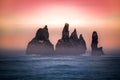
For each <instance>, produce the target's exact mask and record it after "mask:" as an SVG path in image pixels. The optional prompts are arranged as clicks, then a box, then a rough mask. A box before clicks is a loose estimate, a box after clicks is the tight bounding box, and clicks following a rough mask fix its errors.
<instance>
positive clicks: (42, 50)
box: [26, 25, 54, 55]
mask: <svg viewBox="0 0 120 80" xmlns="http://www.w3.org/2000/svg"><path fill="white" fill-rule="evenodd" d="M53 52H54V47H53V44H52V43H51V42H50V40H49V32H48V28H47V25H45V27H44V28H39V29H38V30H37V32H36V36H35V37H34V38H33V39H32V40H31V41H30V42H29V43H28V46H27V50H26V53H27V54H39V55H46V54H47V55H50V54H51V53H53Z"/></svg>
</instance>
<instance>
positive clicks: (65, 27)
mask: <svg viewBox="0 0 120 80" xmlns="http://www.w3.org/2000/svg"><path fill="white" fill-rule="evenodd" d="M63 31H65V32H67V31H69V24H68V23H65V26H64V28H63Z"/></svg>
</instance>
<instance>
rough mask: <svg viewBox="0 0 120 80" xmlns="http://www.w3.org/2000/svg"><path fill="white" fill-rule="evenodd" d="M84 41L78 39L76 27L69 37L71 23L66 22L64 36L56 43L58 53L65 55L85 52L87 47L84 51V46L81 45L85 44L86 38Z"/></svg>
mask: <svg viewBox="0 0 120 80" xmlns="http://www.w3.org/2000/svg"><path fill="white" fill-rule="evenodd" d="M83 42H84V43H83ZM83 42H81V40H79V39H78V36H77V31H76V29H74V31H73V32H72V33H71V36H70V37H69V24H68V23H66V24H65V26H64V28H63V31H62V38H61V39H59V40H58V42H57V44H56V53H57V54H63V55H66V54H69V55H71V54H73V55H76V54H77V55H78V54H81V53H85V51H86V48H85V49H84V50H83V51H82V49H83V48H82V46H81V45H83V44H85V41H84V39H83ZM81 43H83V44H81ZM85 46H86V44H85Z"/></svg>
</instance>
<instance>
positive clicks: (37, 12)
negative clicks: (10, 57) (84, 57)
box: [0, 0, 120, 50]
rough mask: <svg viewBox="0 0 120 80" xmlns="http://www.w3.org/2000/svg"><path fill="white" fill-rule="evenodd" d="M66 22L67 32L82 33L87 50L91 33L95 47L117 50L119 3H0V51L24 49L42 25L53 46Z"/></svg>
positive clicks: (118, 0)
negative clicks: (46, 26) (96, 41)
mask: <svg viewBox="0 0 120 80" xmlns="http://www.w3.org/2000/svg"><path fill="white" fill-rule="evenodd" d="M66 22H68V23H69V24H70V33H71V32H72V31H73V29H74V28H76V29H77V32H78V35H79V34H80V33H82V34H83V37H84V38H85V40H86V43H87V48H88V49H90V44H91V35H92V32H93V31H94V30H96V31H97V32H98V35H99V46H103V47H104V49H105V50H111V49H118V48H120V0H0V48H5V49H25V48H26V46H27V43H28V42H29V41H30V40H31V39H32V38H33V37H34V36H35V32H36V30H37V29H38V28H40V27H44V25H45V24H47V25H48V28H49V33H50V40H51V42H52V43H53V44H56V42H57V40H58V39H59V38H61V32H62V28H63V26H64V24H65V23H66Z"/></svg>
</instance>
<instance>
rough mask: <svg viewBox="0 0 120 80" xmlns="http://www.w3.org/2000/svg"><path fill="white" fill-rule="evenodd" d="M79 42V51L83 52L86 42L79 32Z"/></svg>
mask: <svg viewBox="0 0 120 80" xmlns="http://www.w3.org/2000/svg"><path fill="white" fill-rule="evenodd" d="M79 43H80V49H81V50H80V51H81V53H85V51H86V49H87V48H86V42H85V40H84V38H83V36H82V34H80V36H79Z"/></svg>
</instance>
